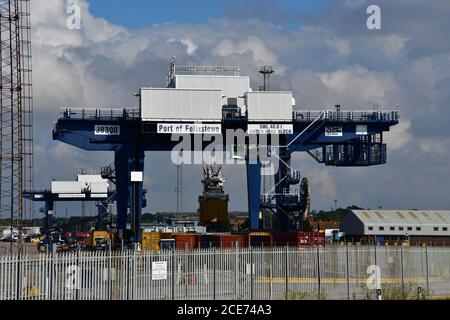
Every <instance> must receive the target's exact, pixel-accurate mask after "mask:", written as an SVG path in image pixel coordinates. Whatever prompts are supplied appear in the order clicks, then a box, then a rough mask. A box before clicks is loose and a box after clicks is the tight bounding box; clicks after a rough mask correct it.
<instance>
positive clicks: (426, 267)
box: [425, 245, 430, 294]
mask: <svg viewBox="0 0 450 320" xmlns="http://www.w3.org/2000/svg"><path fill="white" fill-rule="evenodd" d="M425 270H426V276H427V293H428V294H430V278H429V270H428V247H427V246H426V245H425Z"/></svg>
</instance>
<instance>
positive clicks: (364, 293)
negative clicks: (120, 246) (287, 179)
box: [0, 246, 450, 300]
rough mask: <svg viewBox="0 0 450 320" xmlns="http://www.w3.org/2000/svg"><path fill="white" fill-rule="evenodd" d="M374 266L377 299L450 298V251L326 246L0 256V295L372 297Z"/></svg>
mask: <svg viewBox="0 0 450 320" xmlns="http://www.w3.org/2000/svg"><path fill="white" fill-rule="evenodd" d="M371 266H372V267H371ZM373 266H378V267H379V268H380V269H379V271H380V276H381V277H380V280H381V281H380V284H381V289H382V291H381V292H382V297H383V299H411V298H412V299H414V298H416V299H417V298H418V288H421V290H422V291H421V292H422V293H421V294H422V296H421V297H422V298H429V297H448V296H450V276H449V266H450V248H444V247H402V246H398V247H387V246H386V247H385V246H378V247H374V246H349V247H347V246H328V247H315V248H289V247H283V248H270V249H269V248H267V249H264V248H259V249H256V248H253V249H239V248H235V249H205V250H195V251H175V252H173V251H166V252H139V251H123V252H83V251H80V252H71V253H58V254H54V255H45V254H42V255H24V256H19V255H8V256H0V300H5V299H12V300H16V299H42V300H62V299H63V300H141V299H145V300H204V299H207V300H214V299H216V300H257V299H258V300H285V299H288V300H298V299H375V298H376V291H377V290H376V286H374V285H373V284H374V283H375V282H376V281H374V282H371V280H373V279H375V277H374V275H376V272H375V273H374V272H373V270H376V267H373ZM374 268H375V269H374Z"/></svg>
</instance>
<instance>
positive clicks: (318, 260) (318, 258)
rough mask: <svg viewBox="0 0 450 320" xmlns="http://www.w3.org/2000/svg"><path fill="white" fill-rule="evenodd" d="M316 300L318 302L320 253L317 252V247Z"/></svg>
mask: <svg viewBox="0 0 450 320" xmlns="http://www.w3.org/2000/svg"><path fill="white" fill-rule="evenodd" d="M316 251H317V299H318V300H320V293H321V292H320V291H321V287H320V252H319V246H317V250H316Z"/></svg>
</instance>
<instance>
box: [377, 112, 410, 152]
mask: <svg viewBox="0 0 450 320" xmlns="http://www.w3.org/2000/svg"><path fill="white" fill-rule="evenodd" d="M410 129H411V120H408V119H402V120H401V121H400V124H398V125H397V126H395V127H393V128H392V129H391V131H389V132H387V133H385V134H384V141H385V142H386V143H387V145H388V148H389V150H398V149H401V148H403V147H405V146H406V145H407V144H408V143H409V142H411V141H412V139H413V136H412V134H411V132H410Z"/></svg>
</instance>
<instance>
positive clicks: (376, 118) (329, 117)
mask: <svg viewBox="0 0 450 320" xmlns="http://www.w3.org/2000/svg"><path fill="white" fill-rule="evenodd" d="M322 113H323V120H324V121H330V122H359V121H364V122H368V121H373V122H395V121H399V119H400V115H399V112H398V111H397V110H383V111H370V110H363V111H336V110H305V111H303V110H302V111H294V112H293V119H294V121H295V122H311V121H314V120H315V119H317V118H318V117H320V115H321V114H322Z"/></svg>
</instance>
